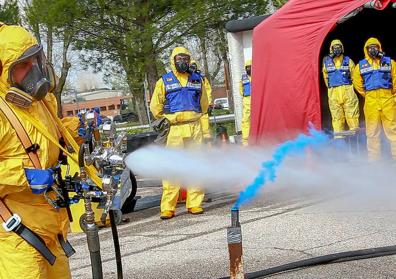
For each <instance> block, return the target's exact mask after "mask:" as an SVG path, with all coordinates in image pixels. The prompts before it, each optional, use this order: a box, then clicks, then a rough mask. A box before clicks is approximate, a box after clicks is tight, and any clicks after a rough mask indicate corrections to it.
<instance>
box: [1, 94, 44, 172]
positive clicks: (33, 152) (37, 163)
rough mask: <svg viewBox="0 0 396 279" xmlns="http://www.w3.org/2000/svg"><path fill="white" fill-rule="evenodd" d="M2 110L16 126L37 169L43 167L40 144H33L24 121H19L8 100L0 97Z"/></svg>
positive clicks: (15, 128)
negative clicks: (39, 155) (23, 123)
mask: <svg viewBox="0 0 396 279" xmlns="http://www.w3.org/2000/svg"><path fill="white" fill-rule="evenodd" d="M0 110H1V111H2V112H3V114H4V116H5V117H6V118H7V119H8V121H9V122H10V124H11V126H12V127H13V128H14V130H15V132H16V134H17V136H18V138H19V140H20V141H21V143H22V146H23V148H24V149H25V151H26V153H27V155H28V156H29V158H30V160H31V161H32V163H33V166H34V167H35V168H36V169H42V167H41V163H40V160H39V157H38V155H37V150H38V149H39V148H40V146H39V145H38V144H36V143H35V144H32V141H31V140H30V138H29V135H28V133H27V132H26V130H25V128H24V127H23V126H22V123H21V122H20V121H19V119H18V117H17V116H16V115H15V113H14V112H13V110H12V109H11V108H10V107H9V105H8V104H7V102H6V101H5V100H4V99H3V98H2V97H0Z"/></svg>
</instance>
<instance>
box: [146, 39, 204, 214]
mask: <svg viewBox="0 0 396 279" xmlns="http://www.w3.org/2000/svg"><path fill="white" fill-rule="evenodd" d="M180 53H184V54H188V55H190V52H189V51H188V50H187V49H186V48H184V47H176V48H175V49H174V50H173V51H172V54H171V57H170V63H171V68H172V71H173V73H174V74H175V76H176V77H177V79H178V80H179V82H180V84H181V85H182V86H186V85H187V81H188V77H189V74H188V73H179V72H178V71H177V70H176V67H175V63H174V57H175V56H176V55H177V54H180ZM165 94H166V91H165V84H164V82H163V80H162V78H160V79H159V80H158V81H157V83H156V85H155V89H154V93H153V96H152V98H151V103H150V110H151V112H152V114H153V116H154V117H155V118H156V119H158V118H161V117H166V118H167V119H168V120H169V121H170V123H171V127H170V131H169V135H168V139H167V142H166V146H168V147H175V148H183V147H189V146H194V145H199V144H201V142H202V137H203V136H202V127H201V123H200V119H201V117H202V113H198V112H195V111H182V112H176V113H172V114H164V103H165ZM200 103H201V110H202V111H203V112H205V111H207V110H208V97H207V94H206V90H205V86H202V95H201V102H200ZM169 163H170V164H171V163H172V162H169ZM185 188H187V200H186V207H187V208H193V207H200V206H201V203H202V201H203V199H204V192H203V191H202V190H201V189H199V188H197V187H196V186H193V187H185ZM179 189H180V185H179V184H177V183H175V182H171V181H166V180H164V181H163V192H162V199H161V212H164V211H172V212H174V211H175V209H176V204H177V200H178V197H179Z"/></svg>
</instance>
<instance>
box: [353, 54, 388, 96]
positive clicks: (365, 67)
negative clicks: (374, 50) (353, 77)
mask: <svg viewBox="0 0 396 279" xmlns="http://www.w3.org/2000/svg"><path fill="white" fill-rule="evenodd" d="M391 61H392V60H391V58H390V57H386V56H384V57H382V58H381V61H380V65H381V66H380V68H379V69H374V68H373V66H372V65H371V64H370V63H369V62H368V61H367V59H363V60H361V61H360V62H359V69H360V74H361V75H362V78H363V83H364V90H366V91H371V90H376V89H380V88H383V89H391V88H392V75H391V70H392V66H391V65H392V64H391Z"/></svg>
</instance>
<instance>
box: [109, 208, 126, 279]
mask: <svg viewBox="0 0 396 279" xmlns="http://www.w3.org/2000/svg"><path fill="white" fill-rule="evenodd" d="M109 214H110V225H111V233H112V234H113V242H114V252H115V258H116V263H117V278H118V279H122V278H123V275H122V261H121V251H120V242H119V240H118V232H117V225H116V223H115V212H114V210H110V211H109Z"/></svg>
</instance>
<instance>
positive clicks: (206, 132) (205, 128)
mask: <svg viewBox="0 0 396 279" xmlns="http://www.w3.org/2000/svg"><path fill="white" fill-rule="evenodd" d="M190 72H191V73H192V72H196V73H197V74H199V75H200V76H201V77H202V83H203V86H204V87H205V90H206V95H207V96H208V103H209V106H210V105H211V104H212V87H211V86H210V82H209V79H208V78H207V77H206V76H205V75H204V74H203V73H202V71H200V70H199V68H198V65H197V62H196V61H195V60H191V65H190ZM201 126H202V133H203V138H204V141H209V140H210V139H211V138H212V136H211V133H210V126H209V114H208V112H202V117H201Z"/></svg>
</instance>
